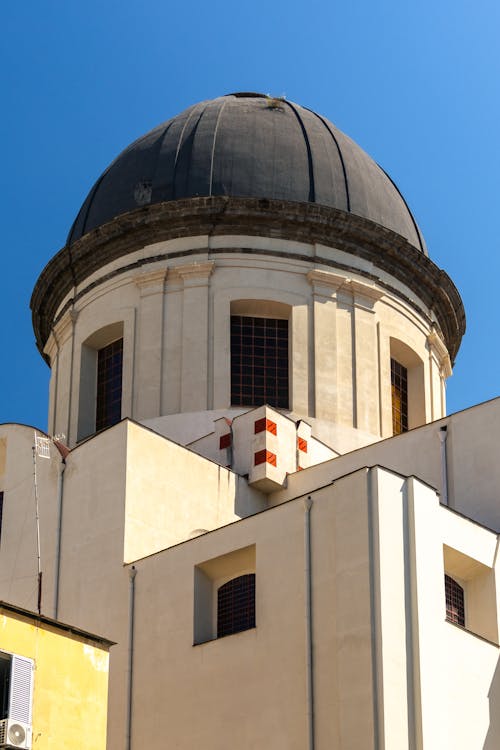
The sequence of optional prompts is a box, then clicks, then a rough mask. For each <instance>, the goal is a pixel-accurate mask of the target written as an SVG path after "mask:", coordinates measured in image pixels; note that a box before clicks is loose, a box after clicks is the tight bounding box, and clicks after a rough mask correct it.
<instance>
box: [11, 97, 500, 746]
mask: <svg viewBox="0 0 500 750" xmlns="http://www.w3.org/2000/svg"><path fill="white" fill-rule="evenodd" d="M31 305H32V311H33V322H34V329H35V334H36V337H37V343H38V346H39V349H40V351H41V353H42V354H43V356H44V357H45V359H46V361H47V362H48V364H49V365H50V367H51V384H50V395H49V432H50V435H51V436H55V435H58V437H57V439H52V440H49V441H48V444H47V445H48V448H47V450H48V454H49V456H50V457H49V458H45V459H44V458H42V457H41V456H40V457H37V458H36V462H35V463H36V466H37V468H38V487H39V494H40V533H41V564H42V569H43V597H42V610H43V611H44V612H45V613H46V614H47V615H50V616H53V617H60V618H62V619H64V620H70V621H73V622H76V623H77V624H78V625H79V626H80V627H82V628H85V629H89V630H92V631H93V632H102V633H103V634H105V635H106V636H107V637H108V638H110V639H112V640H113V641H116V643H117V645H116V646H115V647H114V648H113V651H112V655H111V667H110V693H109V728H108V747H109V748H111V749H112V750H115V749H116V750H119V749H120V748H126V749H127V750H129V749H130V748H135V747H139V746H140V745H141V744H142V743H143V741H144V737H145V736H147V737H148V741H151V742H152V743H155V744H159V745H161V746H165V747H175V748H180V749H182V750H184V749H185V750H188V749H190V748H195V747H196V748H197V747H199V746H201V745H203V746H204V747H207V748H213V749H214V750H225V748H228V749H229V748H233V747H234V746H235V737H237V738H238V740H237V745H238V746H239V747H241V748H245V750H247V748H248V749H250V748H256V747H262V746H263V745H264V746H267V747H272V748H277V749H279V748H283V750H285V749H286V750H293V748H297V750H299V748H300V749H301V750H302V749H303V748H308V749H309V750H313V748H316V750H321V749H322V748H325V750H326V749H328V750H332V748H336V749H338V750H348V749H349V750H350V748H353V749H354V748H356V749H357V748H359V747H366V748H374V749H375V748H378V749H379V748H380V749H381V748H387V750H389V749H392V748H394V750H396V748H397V749H398V750H400V749H401V748H402V747H408V748H415V749H417V748H425V750H431V749H432V748H443V747H458V748H463V749H464V750H471V749H473V748H478V750H479V749H480V748H481V749H482V750H493V748H496V747H497V746H498V743H499V741H500V726H499V722H498V719H497V718H496V716H497V715H498V713H499V712H498V708H499V700H500V696H499V690H500V687H499V685H500V682H499V680H500V673H499V670H498V655H499V653H498V643H499V633H498V604H499V592H500V589H499V585H500V584H499V583H498V575H497V566H498V562H497V543H498V530H499V527H500V502H499V496H498V490H497V488H498V486H500V485H499V480H500V476H498V475H499V473H500V469H499V467H498V465H497V463H498V462H497V461H496V460H495V450H494V447H493V446H494V445H495V442H496V441H495V435H496V434H497V432H498V429H499V428H498V423H499V422H498V414H497V412H498V411H499V410H500V401H493V402H490V403H488V404H484V405H481V406H478V407H474V408H473V409H470V410H468V411H466V412H462V413H459V414H456V415H453V416H450V417H449V416H446V404H445V381H446V378H447V377H448V376H449V375H450V374H451V368H452V364H453V362H454V359H455V356H456V353H457V351H458V347H459V345H460V340H461V337H462V335H463V333H464V330H465V316H464V311H463V306H462V303H461V300H460V297H459V294H458V292H457V290H456V288H455V287H454V285H453V283H452V281H451V280H450V279H449V277H448V276H447V275H446V273H445V272H444V271H443V270H441V269H439V268H438V267H437V266H436V265H435V264H434V263H433V262H432V260H431V259H430V258H429V256H428V253H427V249H426V246H425V243H424V240H423V238H422V236H421V233H420V231H419V229H418V226H417V224H416V222H415V220H414V218H413V216H412V214H411V212H410V210H409V208H408V206H407V204H406V202H405V201H404V198H403V197H402V196H401V194H400V193H399V191H398V189H397V187H396V186H395V185H394V183H393V182H392V181H391V179H390V178H389V177H388V176H387V174H386V173H385V172H384V171H383V170H382V169H381V168H380V167H379V166H378V165H376V164H375V163H374V162H373V161H372V160H371V159H370V157H369V156H368V155H367V154H365V153H364V152H363V151H362V150H361V149H360V148H359V147H358V146H357V145H356V144H354V143H353V142H352V141H351V140H350V139H349V138H347V136H345V135H344V134H343V133H341V132H340V131H339V130H338V129H337V128H335V126H334V125H332V123H330V122H329V121H328V120H326V119H325V118H323V117H321V116H320V115H318V114H316V113H314V112H312V111H310V110H307V109H305V108H302V107H300V106H298V105H296V104H293V103H291V102H288V101H284V100H281V99H272V98H270V97H265V96H262V95H258V94H252V93H241V94H232V95H229V96H227V97H220V98H219V99H215V100H212V101H209V102H202V103H200V104H198V105H194V106H193V107H191V108H189V109H188V110H186V111H185V112H183V113H181V114H180V115H178V116H177V117H174V118H173V119H172V120H170V121H169V122H167V123H164V124H163V125H161V126H159V127H158V128H156V129H155V130H153V131H151V132H150V133H148V134H146V135H145V136H144V137H143V138H140V139H139V140H138V141H136V142H135V143H134V144H132V145H131V146H130V147H129V148H128V149H126V150H125V152H123V153H122V154H121V155H120V156H119V157H118V159H116V160H115V161H114V162H113V164H112V165H111V166H110V167H109V168H108V169H107V170H106V172H104V174H103V175H102V176H101V177H100V178H99V180H98V181H97V183H96V185H95V186H94V188H93V189H92V190H91V192H90V194H89V196H88V198H87V200H86V201H85V203H84V205H83V207H82V209H81V211H80V212H79V214H78V216H77V218H76V220H75V223H74V225H73V227H72V229H71V231H70V234H69V237H68V241H67V244H66V245H65V247H64V248H63V249H62V250H61V251H60V252H59V253H57V254H56V255H55V256H54V258H53V259H52V260H51V261H50V262H49V263H48V265H47V266H46V268H45V269H44V271H43V272H42V274H41V276H40V278H39V280H38V282H37V285H36V287H35V290H34V293H33V297H32V303H31ZM62 434H63V435H64V438H63V437H61V435H62ZM32 444H33V429H32V428H28V427H25V426H22V425H5V426H2V427H0V481H1V483H2V484H1V486H0V489H2V490H3V496H2V497H3V519H2V538H1V542H0V571H1V572H0V595H1V596H4V591H6V592H7V591H8V594H9V598H11V599H12V600H13V601H15V602H16V603H19V604H20V605H22V606H33V596H34V594H33V579H34V576H35V578H36V527H35V525H34V519H33V518H32V512H31V509H32V487H31V484H32V473H33V467H32ZM6 595H7V594H6Z"/></svg>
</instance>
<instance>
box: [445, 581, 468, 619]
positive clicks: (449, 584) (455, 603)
mask: <svg viewBox="0 0 500 750" xmlns="http://www.w3.org/2000/svg"><path fill="white" fill-rule="evenodd" d="M444 588H445V594H446V619H447V620H448V622H453V623H455V625H462V627H465V605H464V590H463V588H462V587H461V586H460V584H459V583H457V582H456V581H455V580H454V579H453V578H452V577H451V576H449V575H445V577H444Z"/></svg>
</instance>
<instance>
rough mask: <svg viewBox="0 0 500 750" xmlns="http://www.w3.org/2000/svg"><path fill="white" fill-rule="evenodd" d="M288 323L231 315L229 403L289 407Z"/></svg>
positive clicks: (280, 320) (274, 319) (278, 320)
mask: <svg viewBox="0 0 500 750" xmlns="http://www.w3.org/2000/svg"><path fill="white" fill-rule="evenodd" d="M288 370H289V368H288V320H282V319H279V318H278V319H277V318H253V317H248V316H244V315H232V316H231V404H232V405H233V406H261V405H262V404H269V406H275V407H277V408H281V409H288V408H289V393H288Z"/></svg>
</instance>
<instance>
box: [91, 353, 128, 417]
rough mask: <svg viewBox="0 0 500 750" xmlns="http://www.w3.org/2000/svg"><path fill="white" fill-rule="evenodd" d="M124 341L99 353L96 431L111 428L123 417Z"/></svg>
mask: <svg viewBox="0 0 500 750" xmlns="http://www.w3.org/2000/svg"><path fill="white" fill-rule="evenodd" d="M122 364H123V339H118V340H117V341H113V343H112V344H108V345H107V346H105V347H103V348H102V349H99V351H98V352H97V402H96V417H95V428H96V430H103V429H104V428H105V427H111V425H113V424H116V423H117V422H119V421H120V419H121V417H122Z"/></svg>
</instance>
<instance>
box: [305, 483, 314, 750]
mask: <svg viewBox="0 0 500 750" xmlns="http://www.w3.org/2000/svg"><path fill="white" fill-rule="evenodd" d="M312 504H313V501H312V499H311V497H310V496H308V497H307V498H305V499H304V511H305V512H304V572H305V593H306V597H305V599H306V602H305V604H306V612H305V615H306V700H307V736H308V743H307V748H308V750H314V682H313V677H314V672H313V666H314V663H313V640H312V585H311V583H312V581H311V508H312Z"/></svg>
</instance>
